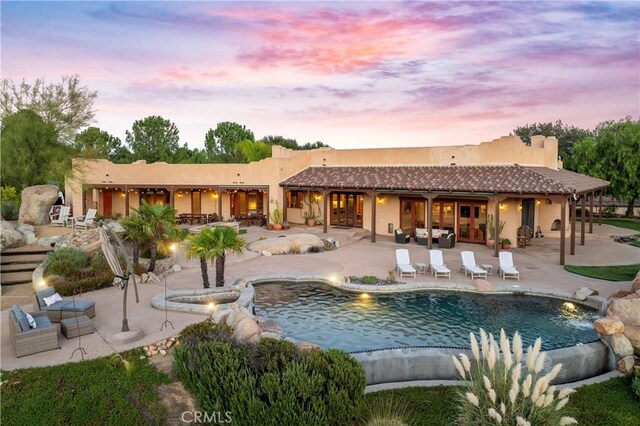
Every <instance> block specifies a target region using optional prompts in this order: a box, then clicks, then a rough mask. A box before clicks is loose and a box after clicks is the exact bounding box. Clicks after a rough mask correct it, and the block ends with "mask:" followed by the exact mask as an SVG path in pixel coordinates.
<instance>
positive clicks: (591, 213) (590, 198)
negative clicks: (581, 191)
mask: <svg viewBox="0 0 640 426" xmlns="http://www.w3.org/2000/svg"><path fill="white" fill-rule="evenodd" d="M595 195H596V192H595V191H591V194H590V195H589V233H590V234H593V197H594V196H595Z"/></svg>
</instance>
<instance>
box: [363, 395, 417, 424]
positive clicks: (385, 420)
mask: <svg viewBox="0 0 640 426" xmlns="http://www.w3.org/2000/svg"><path fill="white" fill-rule="evenodd" d="M363 411H364V412H363V416H362V419H359V420H361V422H360V423H361V424H364V425H366V426H404V425H406V424H407V423H406V422H405V418H407V417H409V416H410V412H411V411H410V409H409V406H408V405H407V404H406V402H405V401H402V400H399V399H397V398H393V397H388V398H384V399H374V400H373V402H369V403H367V404H366V406H365V408H364V410H363Z"/></svg>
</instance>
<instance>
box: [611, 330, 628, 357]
mask: <svg viewBox="0 0 640 426" xmlns="http://www.w3.org/2000/svg"><path fill="white" fill-rule="evenodd" d="M610 345H611V349H613V352H615V354H616V355H618V356H619V357H620V358H624V357H626V356H630V355H633V346H631V342H630V341H629V339H627V337H626V336H625V335H624V334H614V335H613V336H611V342H610Z"/></svg>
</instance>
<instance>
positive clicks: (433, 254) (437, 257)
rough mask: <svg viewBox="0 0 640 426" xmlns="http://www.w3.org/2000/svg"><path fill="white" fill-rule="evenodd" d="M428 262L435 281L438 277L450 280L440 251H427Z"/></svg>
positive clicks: (449, 272) (448, 271)
mask: <svg viewBox="0 0 640 426" xmlns="http://www.w3.org/2000/svg"><path fill="white" fill-rule="evenodd" d="M429 261H430V263H429V269H430V270H431V273H432V274H433V275H434V276H435V278H436V279H438V277H445V278H451V271H450V270H449V268H447V265H445V264H444V260H442V250H429Z"/></svg>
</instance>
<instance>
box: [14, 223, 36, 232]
mask: <svg viewBox="0 0 640 426" xmlns="http://www.w3.org/2000/svg"><path fill="white" fill-rule="evenodd" d="M16 230H17V231H19V232H22V233H23V234H24V233H26V232H36V229H35V228H34V227H33V226H32V225H29V224H28V223H21V224H20V225H18V226H17V228H16Z"/></svg>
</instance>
